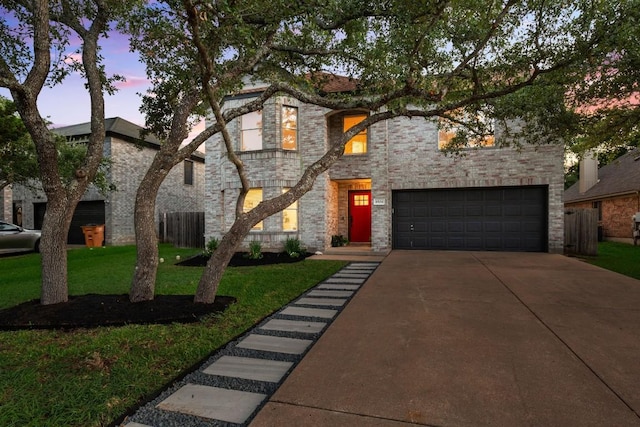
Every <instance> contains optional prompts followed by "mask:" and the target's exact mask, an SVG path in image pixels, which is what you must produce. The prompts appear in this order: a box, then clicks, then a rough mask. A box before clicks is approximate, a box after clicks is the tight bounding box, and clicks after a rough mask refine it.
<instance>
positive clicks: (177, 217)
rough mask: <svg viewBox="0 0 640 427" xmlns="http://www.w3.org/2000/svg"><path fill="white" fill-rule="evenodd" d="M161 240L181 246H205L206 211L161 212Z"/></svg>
mask: <svg viewBox="0 0 640 427" xmlns="http://www.w3.org/2000/svg"><path fill="white" fill-rule="evenodd" d="M159 222H160V232H159V236H160V241H161V242H164V243H173V245H174V246H176V247H179V248H204V212H165V213H161V214H160V221H159Z"/></svg>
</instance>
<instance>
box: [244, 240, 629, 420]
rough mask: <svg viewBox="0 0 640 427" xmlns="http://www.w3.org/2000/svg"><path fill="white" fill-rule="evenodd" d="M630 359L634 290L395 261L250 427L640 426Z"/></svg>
mask: <svg viewBox="0 0 640 427" xmlns="http://www.w3.org/2000/svg"><path fill="white" fill-rule="evenodd" d="M639 356H640V281H637V280H634V279H630V278H628V277H625V276H622V275H619V274H616V273H612V272H609V271H606V270H602V269H599V268H597V267H593V266H590V265H588V264H586V263H584V262H581V261H580V260H577V259H573V258H567V257H564V256H561V255H551V254H539V253H535V254H520V253H517V254H516V253H489V252H474V253H472V252H423V251H394V252H392V253H391V254H389V255H388V256H387V257H386V258H385V259H384V262H383V263H382V264H381V265H380V266H379V267H378V268H377V270H376V271H375V273H374V274H373V275H372V276H371V277H370V278H369V280H368V281H367V282H366V283H365V284H364V286H363V287H362V289H361V290H360V291H359V292H358V294H357V295H356V296H355V297H354V298H353V300H352V301H351V302H350V303H349V305H348V306H347V308H346V309H345V310H344V311H343V312H342V313H341V314H340V316H339V317H338V318H337V319H336V320H335V321H334V322H333V324H332V325H331V326H330V328H329V329H328V330H327V332H326V333H325V334H324V335H323V336H322V337H321V338H320V339H319V340H318V342H317V343H316V344H315V345H314V347H313V348H312V349H311V350H310V351H309V352H308V353H307V354H306V355H305V357H304V358H303V360H302V361H301V362H300V363H299V364H298V366H297V367H296V368H295V369H294V370H293V372H292V373H291V374H290V375H289V376H288V377H287V379H286V380H285V381H284V383H283V384H282V385H281V386H280V387H279V388H278V389H277V391H276V392H275V393H274V394H273V396H272V397H271V398H270V399H269V401H268V402H267V403H266V405H265V406H264V407H263V408H262V409H261V410H260V411H259V412H258V414H257V415H256V416H255V418H254V419H253V421H252V422H251V424H250V426H251V427H264V426H282V425H304V426H407V425H429V426H640V417H639V415H638V412H639V411H640V363H639V360H640V359H639Z"/></svg>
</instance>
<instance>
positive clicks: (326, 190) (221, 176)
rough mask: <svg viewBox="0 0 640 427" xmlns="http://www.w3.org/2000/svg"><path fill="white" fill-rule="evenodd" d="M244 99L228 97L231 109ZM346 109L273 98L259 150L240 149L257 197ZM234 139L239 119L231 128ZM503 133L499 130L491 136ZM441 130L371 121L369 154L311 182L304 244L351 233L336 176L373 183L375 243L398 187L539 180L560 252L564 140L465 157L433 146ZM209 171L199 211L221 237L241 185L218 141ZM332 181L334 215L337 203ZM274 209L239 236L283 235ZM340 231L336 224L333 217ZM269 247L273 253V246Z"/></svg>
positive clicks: (289, 179)
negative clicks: (284, 141)
mask: <svg viewBox="0 0 640 427" xmlns="http://www.w3.org/2000/svg"><path fill="white" fill-rule="evenodd" d="M246 102H247V99H236V100H231V101H229V102H228V103H227V104H228V105H229V106H230V107H233V106H235V105H239V104H243V103H246ZM282 105H291V106H297V107H299V111H298V135H299V138H298V147H299V149H298V150H296V151H285V150H281V149H280V148H279V146H278V144H279V143H280V130H279V128H280V125H279V123H280V122H279V121H280V107H281V106H282ZM344 114H345V113H344V112H332V111H329V110H327V109H324V108H320V107H316V106H309V105H301V104H299V103H298V102H297V101H296V100H293V99H287V98H286V97H279V98H278V97H276V98H273V99H272V100H270V101H269V102H267V104H266V105H265V108H264V110H263V122H264V123H263V147H264V149H263V150H262V151H257V152H245V153H239V154H240V157H241V159H242V160H243V162H245V163H246V165H247V170H248V172H249V177H250V181H251V186H252V187H261V188H263V197H264V198H266V197H268V196H269V195H276V194H278V192H279V191H281V188H282V187H291V186H293V184H295V181H296V180H297V179H298V177H299V176H300V174H301V173H302V171H304V169H305V168H306V167H307V166H309V165H310V164H311V163H312V162H313V161H315V160H317V159H318V158H319V157H320V156H322V154H324V152H325V150H326V147H327V146H328V143H329V141H333V140H335V138H339V137H340V135H341V134H342V116H343V115H344ZM229 126H230V131H231V133H232V135H233V137H234V138H235V139H236V140H237V141H239V139H240V128H239V120H234V121H233V122H231V123H230V124H229ZM496 137H497V138H498V139H499V137H500V135H499V133H498V134H497V135H496ZM437 142H438V132H437V126H436V124H435V122H434V121H428V120H424V119H416V118H414V119H411V120H410V119H406V118H398V119H394V120H390V121H387V122H381V123H377V124H375V125H373V126H372V127H371V128H370V129H369V130H368V152H367V153H366V154H364V155H353V156H343V157H342V158H341V159H340V160H338V161H337V162H336V164H334V165H333V166H332V167H331V168H330V169H329V171H328V173H326V174H323V175H322V176H321V177H319V178H318V179H317V182H316V183H315V185H314V187H313V189H312V190H311V191H310V192H309V193H308V194H307V195H305V196H304V197H303V198H302V199H301V200H300V201H299V205H298V206H299V221H300V222H299V230H300V232H299V233H298V236H299V238H300V239H301V241H302V242H303V244H305V245H307V247H308V248H310V249H319V250H322V249H324V248H326V247H328V246H329V244H330V238H331V235H332V234H335V231H334V230H336V229H337V231H338V234H343V235H347V234H348V230H347V225H348V224H347V222H346V220H347V218H348V215H346V210H345V209H348V208H347V202H348V201H347V198H346V192H347V191H348V187H347V185H348V184H346V183H344V184H343V185H341V184H340V182H341V181H348V180H358V179H370V187H369V188H371V190H372V198H373V199H374V200H375V201H376V203H375V204H374V206H372V249H373V250H375V251H385V250H389V249H391V224H392V206H391V195H392V192H393V191H394V190H405V189H429V188H469V187H495V186H524V185H544V186H547V188H548V195H549V201H548V211H549V217H548V227H549V235H548V242H549V251H551V252H562V250H563V243H564V213H563V212H564V210H563V203H562V196H563V192H564V183H563V174H564V170H563V156H564V152H563V147H562V146H561V145H559V144H558V145H540V146H535V147H534V146H525V147H522V149H520V150H517V149H514V148H503V149H497V148H486V149H479V150H468V151H465V152H464V153H463V155H462V156H451V155H449V156H447V155H445V154H444V153H442V152H441V151H439V150H438V146H437ZM206 151H207V156H208V165H207V176H206V183H207V184H206V185H207V190H206V199H205V210H206V212H207V216H206V217H207V236H217V237H218V236H220V235H221V234H222V233H223V232H224V231H226V230H228V228H229V227H230V226H231V224H232V223H233V212H234V209H235V208H234V206H235V198H236V196H237V194H238V189H239V187H240V185H239V182H238V179H237V178H236V176H235V172H234V170H233V167H232V165H231V163H230V162H229V161H227V160H226V154H225V153H224V150H223V148H222V146H221V143H220V140H219V138H216V137H214V138H211V139H210V140H209V141H208V142H207V149H206ZM332 181H334V182H338V194H337V197H338V200H339V203H338V207H337V209H338V211H337V214H336V207H335V204H334V202H333V197H334V196H335V184H332V183H331V182H332ZM275 217H279V214H277V215H274V218H268V219H267V220H265V229H264V230H263V231H255V232H251V235H250V236H249V237H248V239H247V240H246V241H245V244H247V243H248V241H250V240H253V239H258V238H259V239H261V240H262V241H263V242H268V244H270V245H275V243H276V242H278V240H279V239H280V238H284V237H285V236H283V233H282V232H281V231H279V230H280V229H281V228H280V224H279V222H278V221H279V220H278V219H277V218H275ZM336 220H337V221H338V222H337V228H334V227H335V221H336ZM273 249H276V247H275V246H273Z"/></svg>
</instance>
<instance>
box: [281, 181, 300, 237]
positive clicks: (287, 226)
mask: <svg viewBox="0 0 640 427" xmlns="http://www.w3.org/2000/svg"><path fill="white" fill-rule="evenodd" d="M287 191H289V189H288V188H283V189H282V193H283V194H284V193H286V192H287ZM297 230H298V201H297V200H296V201H295V202H293V203H292V204H290V205H289V206H288V207H287V208H286V209H285V210H283V211H282V231H297Z"/></svg>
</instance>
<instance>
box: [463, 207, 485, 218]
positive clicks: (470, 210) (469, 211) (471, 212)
mask: <svg viewBox="0 0 640 427" xmlns="http://www.w3.org/2000/svg"><path fill="white" fill-rule="evenodd" d="M465 214H466V216H467V217H470V216H483V214H484V209H483V208H482V205H478V206H467V207H466V209H465Z"/></svg>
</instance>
